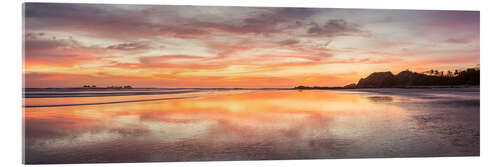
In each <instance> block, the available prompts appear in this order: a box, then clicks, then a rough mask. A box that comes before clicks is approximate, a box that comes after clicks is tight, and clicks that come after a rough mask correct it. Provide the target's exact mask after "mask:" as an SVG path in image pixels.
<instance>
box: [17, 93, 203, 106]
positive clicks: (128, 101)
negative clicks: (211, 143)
mask: <svg viewBox="0 0 500 167" xmlns="http://www.w3.org/2000/svg"><path fill="white" fill-rule="evenodd" d="M196 97H200V96H189V97H170V98H158V99H141V100H124V101H111V102H100V103H77V104H52V105H25V106H24V107H25V108H34V107H66V106H85V105H99V104H116V103H132V102H145V101H158V100H175V99H186V98H196Z"/></svg>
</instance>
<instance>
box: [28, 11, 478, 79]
mask: <svg viewBox="0 0 500 167" xmlns="http://www.w3.org/2000/svg"><path fill="white" fill-rule="evenodd" d="M23 19H24V32H23V33H24V34H23V38H24V69H23V75H24V81H25V87H28V88H45V87H81V86H83V85H97V86H98V87H106V86H112V85H116V86H118V85H132V86H133V87H160V88H183V87H199V88H207V87H241V88H262V87H295V86H298V85H307V86H344V85H347V84H350V83H357V81H358V80H359V79H360V78H363V77H366V76H368V75H369V74H370V73H372V72H381V71H392V72H393V73H395V74H396V73H398V72H400V71H403V70H406V69H409V70H412V71H415V72H424V71H427V70H430V69H438V70H445V71H446V70H454V69H465V68H468V67H475V66H477V65H478V64H479V54H480V47H479V21H480V20H479V11H430V10H382V9H377V10H375V9H335V8H262V7H259V8H257V7H206V6H205V7H202V6H168V5H117V4H106V5H105V4H55V3H52V4H50V3H48V4H47V3H26V4H25V6H24V17H23Z"/></svg>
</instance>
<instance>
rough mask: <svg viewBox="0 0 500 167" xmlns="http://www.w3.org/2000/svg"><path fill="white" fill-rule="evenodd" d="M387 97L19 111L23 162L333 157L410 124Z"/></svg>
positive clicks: (330, 95)
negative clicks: (22, 124) (22, 120)
mask: <svg viewBox="0 0 500 167" xmlns="http://www.w3.org/2000/svg"><path fill="white" fill-rule="evenodd" d="M380 100H381V101H383V102H387V101H388V99H387V98H382V99H381V98H375V102H374V98H367V97H365V96H360V95H355V94H348V93H342V92H335V91H314V90H311V91H295V90H290V91H260V92H251V93H246V94H237V95H227V96H214V97H205V98H191V99H179V100H164V101H149V102H134V103H120V104H105V105H88V106H67V107H39V108H25V114H24V118H25V121H26V155H27V162H33V163H35V162H37V163H60V162H65V163H78V162H137V161H178V160H183V161H185V160H188V161H189V160H238V159H294V158H336V157H343V156H349V154H350V153H353V152H352V149H348V148H356V147H359V148H358V149H357V152H362V151H363V150H365V149H366V150H368V149H375V148H370V146H367V145H366V143H363V142H356V141H357V140H358V139H360V138H365V139H369V138H375V136H378V137H377V139H378V140H384V139H387V138H391V137H395V136H394V133H393V132H395V131H399V130H400V129H401V128H405V127H407V126H408V123H407V122H408V121H407V120H408V119H409V116H408V113H407V112H406V110H404V109H402V108H400V107H397V106H394V105H390V104H386V103H379V101H380Z"/></svg>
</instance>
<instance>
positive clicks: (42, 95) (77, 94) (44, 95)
mask: <svg viewBox="0 0 500 167" xmlns="http://www.w3.org/2000/svg"><path fill="white" fill-rule="evenodd" d="M199 91H200V90H182V91H159V92H157V91H111V92H47V93H43V92H35V93H24V97H25V98H51V97H54V98H56V97H102V96H135V95H162V94H180V93H192V92H199Z"/></svg>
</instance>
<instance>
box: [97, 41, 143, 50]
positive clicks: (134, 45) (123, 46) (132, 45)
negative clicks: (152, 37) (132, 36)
mask: <svg viewBox="0 0 500 167" xmlns="http://www.w3.org/2000/svg"><path fill="white" fill-rule="evenodd" d="M106 48H107V49H116V50H125V51H127V50H144V49H150V48H151V47H150V46H149V45H148V44H146V43H139V42H128V43H120V44H116V45H110V46H108V47H106Z"/></svg>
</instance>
